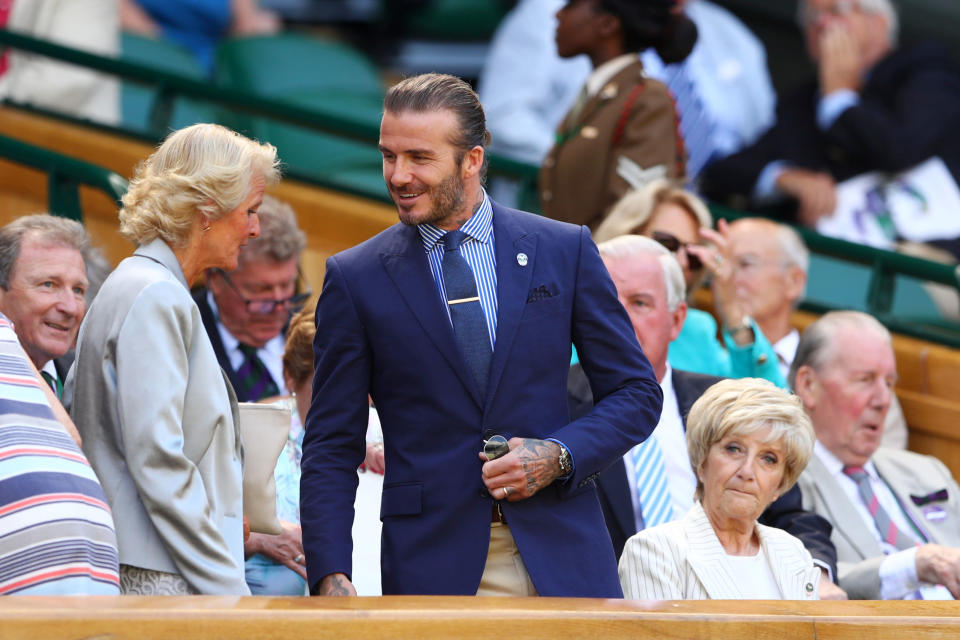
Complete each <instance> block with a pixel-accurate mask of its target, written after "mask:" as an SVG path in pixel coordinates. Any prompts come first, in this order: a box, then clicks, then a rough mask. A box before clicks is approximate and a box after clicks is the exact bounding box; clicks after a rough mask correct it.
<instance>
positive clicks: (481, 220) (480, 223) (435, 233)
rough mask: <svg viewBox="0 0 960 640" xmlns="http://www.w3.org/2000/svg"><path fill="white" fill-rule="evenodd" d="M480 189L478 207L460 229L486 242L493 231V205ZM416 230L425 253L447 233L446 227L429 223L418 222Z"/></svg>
mask: <svg viewBox="0 0 960 640" xmlns="http://www.w3.org/2000/svg"><path fill="white" fill-rule="evenodd" d="M480 191H481V192H482V193H483V200H482V201H481V202H480V207H479V208H478V209H477V210H476V211H475V212H474V213H473V215H472V216H470V218H469V219H468V220H467V221H466V222H465V223H463V226H462V227H460V231H463V232H464V233H465V234H467V235H468V236H470V237H471V238H473V239H474V240H476V241H477V242H479V243H481V244H486V243H487V242H489V241H490V234H491V233H493V207H492V206H491V205H490V196H488V195H487V192H486V190H485V189H481V190H480ZM417 231H419V232H420V239H421V240H422V241H423V250H424V251H426V252H427V253H430V252H431V251H433V248H434V247H435V246H436V245H437V243H438V242H439V241H440V238H442V237H443V236H445V235H446V234H447V231H446V229H441V228H440V227H438V226H436V225H434V224H429V223H427V224H418V225H417Z"/></svg>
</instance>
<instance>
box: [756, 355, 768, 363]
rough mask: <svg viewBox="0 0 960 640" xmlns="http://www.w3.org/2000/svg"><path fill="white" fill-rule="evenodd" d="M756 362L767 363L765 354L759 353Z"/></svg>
mask: <svg viewBox="0 0 960 640" xmlns="http://www.w3.org/2000/svg"><path fill="white" fill-rule="evenodd" d="M757 364H767V354H765V353H761V354H760V355H759V356H757Z"/></svg>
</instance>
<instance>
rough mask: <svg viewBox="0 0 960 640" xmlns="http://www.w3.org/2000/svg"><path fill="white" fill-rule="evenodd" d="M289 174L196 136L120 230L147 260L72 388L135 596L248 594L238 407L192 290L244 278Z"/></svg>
mask: <svg viewBox="0 0 960 640" xmlns="http://www.w3.org/2000/svg"><path fill="white" fill-rule="evenodd" d="M277 164H278V162H277V159H276V149H274V148H273V147H272V146H270V145H261V144H258V143H256V142H254V141H252V140H249V139H247V138H245V137H243V136H241V135H240V134H237V133H235V132H233V131H230V130H229V129H226V128H224V127H221V126H219V125H215V124H197V125H193V126H191V127H186V128H185V129H181V130H179V131H174V132H173V133H171V134H170V135H169V136H167V138H166V140H164V142H163V143H162V144H161V145H160V147H159V148H158V149H157V150H156V151H155V152H154V153H153V154H152V155H151V156H150V157H149V158H147V160H146V161H144V162H143V163H141V165H140V166H139V167H138V169H137V174H136V176H135V177H134V179H133V180H132V181H131V183H130V188H129V189H128V190H127V193H126V195H124V197H123V208H122V209H121V210H120V230H121V233H123V234H124V236H125V237H127V238H128V239H130V240H132V241H134V242H136V243H137V245H138V247H137V250H136V251H135V252H134V254H133V255H132V256H131V257H129V258H127V259H126V260H124V261H123V262H121V263H120V265H119V266H118V267H117V268H116V269H115V270H114V271H113V273H111V274H110V276H109V277H108V278H107V280H106V282H104V284H103V287H102V288H101V289H100V293H98V294H97V297H96V299H95V300H94V301H93V304H92V305H90V310H89V312H88V314H87V317H86V319H85V321H84V323H83V327H82V329H81V331H80V335H79V337H78V339H77V359H76V362H75V363H74V366H73V368H72V369H71V373H70V376H71V379H72V380H73V381H74V382H75V388H74V393H73V405H72V407H71V415H72V416H73V418H74V420H75V421H76V423H77V427H78V428H79V430H80V434H81V435H82V436H83V437H84V452H85V453H86V454H87V456H88V457H89V459H90V462H91V464H92V465H93V468H94V469H95V470H96V472H97V475H98V476H99V477H100V478H101V479H102V481H103V486H104V490H105V492H106V494H107V497H108V499H109V500H110V507H111V509H112V510H113V513H114V514H115V516H116V522H117V537H118V541H119V544H120V563H121V564H120V578H121V584H122V589H123V592H124V593H128V594H146V593H150V594H153V595H161V594H166V595H185V594H191V593H202V594H211V595H212V594H231V595H248V594H249V593H250V590H249V589H248V588H247V584H246V582H245V580H244V571H243V541H244V540H243V538H244V536H243V496H242V457H243V452H242V447H241V442H240V434H239V425H237V424H236V416H237V414H238V413H237V412H238V409H237V401H236V396H235V394H234V392H233V388H232V387H231V385H230V382H229V380H227V378H226V375H225V374H224V373H223V371H222V369H221V368H220V365H219V363H218V362H217V358H216V355H215V354H214V351H213V347H212V346H211V344H210V339H209V338H208V337H207V333H206V331H204V328H203V322H202V319H201V317H200V311H199V309H198V308H197V305H196V304H195V303H194V301H193V299H192V298H191V297H190V284H191V283H193V282H195V281H197V280H198V279H199V278H200V276H201V275H202V274H203V272H204V271H205V270H206V269H214V268H219V269H225V270H228V271H229V270H232V269H235V268H236V267H237V262H238V256H239V253H240V247H241V246H242V245H244V244H246V242H247V241H248V240H249V239H250V238H254V237H256V236H257V235H258V234H259V232H260V227H259V223H258V220H257V209H258V208H259V206H260V202H261V200H262V199H263V193H264V191H265V189H266V188H267V187H268V186H270V185H272V184H275V183H276V182H277V181H278V179H279V170H278V169H277Z"/></svg>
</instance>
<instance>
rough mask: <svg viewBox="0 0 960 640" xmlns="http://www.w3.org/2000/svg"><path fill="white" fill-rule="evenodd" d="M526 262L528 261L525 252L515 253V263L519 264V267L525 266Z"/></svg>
mask: <svg viewBox="0 0 960 640" xmlns="http://www.w3.org/2000/svg"><path fill="white" fill-rule="evenodd" d="M527 262H529V258H527V254H525V253H518V254H517V264H518V265H520V266H521V267H525V266H527Z"/></svg>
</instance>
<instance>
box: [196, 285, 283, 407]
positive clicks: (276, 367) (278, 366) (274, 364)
mask: <svg viewBox="0 0 960 640" xmlns="http://www.w3.org/2000/svg"><path fill="white" fill-rule="evenodd" d="M207 303H208V304H209V305H210V308H211V309H212V310H213V315H214V317H216V318H217V331H219V332H220V342H222V343H223V350H224V351H226V353H227V357H228V358H230V366H231V367H233V370H234V371H236V370H238V369H239V368H240V367H241V366H242V365H243V361H244V360H246V358H247V356H246V355H245V354H244V353H243V351H241V350H240V341H239V340H237V339H236V338H234V337H233V334H232V333H230V331H228V330H227V328H226V327H225V326H223V323H222V322H220V309H218V308H217V301H216V300H214V299H213V294H212V293H210V292H209V291H207ZM285 345H286V338H284V336H283V334H282V333H280V334H277V335H276V336H274V337H273V338H271V339H270V340H268V341H267V344H265V345H263V346H262V347H260V348H259V349H257V357H258V358H260V362H262V363H263V366H265V367H266V368H267V373H269V374H270V377H271V378H273V381H274V382H275V383H276V384H277V389H278V390H279V392H280V395H282V396H286V395H290V391H289V390H288V389H287V385H286V384H285V383H284V380H283V348H284V346H285Z"/></svg>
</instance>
